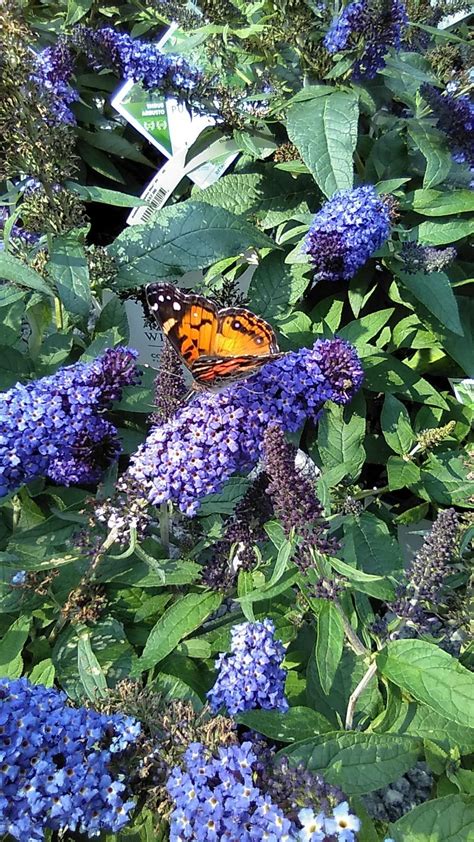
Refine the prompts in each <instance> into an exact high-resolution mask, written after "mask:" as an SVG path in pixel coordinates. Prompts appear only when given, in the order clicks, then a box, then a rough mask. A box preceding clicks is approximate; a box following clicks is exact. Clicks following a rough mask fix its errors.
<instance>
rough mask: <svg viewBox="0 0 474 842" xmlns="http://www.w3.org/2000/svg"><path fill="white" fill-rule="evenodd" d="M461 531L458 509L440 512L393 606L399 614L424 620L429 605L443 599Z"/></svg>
mask: <svg viewBox="0 0 474 842" xmlns="http://www.w3.org/2000/svg"><path fill="white" fill-rule="evenodd" d="M458 530H459V520H458V516H457V514H456V512H455V510H454V509H445V510H444V511H440V512H439V514H438V517H437V518H436V520H435V521H434V523H433V525H432V527H431V529H430V531H429V532H428V533H427V535H426V537H425V539H424V541H423V544H422V546H421V548H420V549H419V550H418V552H417V553H416V554H415V556H414V557H413V559H412V561H411V562H410V565H409V566H408V568H407V570H406V573H405V582H404V583H403V584H402V585H401V586H400V588H399V592H398V599H397V601H396V602H394V603H393V604H392V605H391V608H392V610H393V611H394V612H395V614H398V616H399V617H404V618H405V619H407V620H411V621H412V623H415V624H420V623H423V621H424V620H425V619H426V616H427V610H426V609H427V607H428V609H429V606H432V605H436V604H437V603H439V602H440V600H442V599H443V596H444V595H445V594H444V593H443V585H444V583H445V580H446V579H447V577H448V576H450V575H451V574H452V572H453V565H452V561H453V558H454V555H455V552H456V538H457V534H458Z"/></svg>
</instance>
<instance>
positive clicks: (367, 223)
mask: <svg viewBox="0 0 474 842" xmlns="http://www.w3.org/2000/svg"><path fill="white" fill-rule="evenodd" d="M389 235H390V210H389V207H388V205H387V204H386V203H385V202H384V201H383V199H382V198H381V197H380V196H379V195H378V193H377V192H376V190H375V188H374V187H373V186H372V185H370V184H365V185H363V186H362V187H356V188H355V189H354V190H342V191H340V192H339V193H335V194H334V196H332V197H331V198H330V199H329V201H327V202H326V203H325V204H324V205H323V206H322V208H321V210H319V211H318V213H317V214H316V216H315V217H314V219H313V222H312V224H311V227H310V229H309V231H308V234H307V237H306V239H305V243H304V247H303V248H304V251H305V252H306V253H307V254H309V256H310V259H311V262H312V264H313V267H314V271H315V279H316V280H325V281H338V280H346V281H348V280H350V279H351V278H353V277H354V275H355V273H356V272H357V271H358V269H360V268H361V267H362V266H363V265H364V264H365V263H366V262H367V260H368V259H369V257H371V256H372V254H373V253H374V252H375V251H377V249H379V248H380V246H381V245H382V244H383V243H384V242H385V241H386V240H387V239H388V237H389Z"/></svg>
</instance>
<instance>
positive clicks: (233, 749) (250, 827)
mask: <svg viewBox="0 0 474 842" xmlns="http://www.w3.org/2000/svg"><path fill="white" fill-rule="evenodd" d="M256 763H257V756H256V754H255V753H254V751H253V749H252V743H251V742H245V743H242V745H231V746H228V747H226V748H222V747H221V748H219V750H218V754H217V756H213V755H212V754H211V753H210V752H209V751H208V750H207V749H206V748H205V747H204V746H203V745H202V744H201V743H192V744H191V745H190V746H189V747H188V749H187V750H186V752H185V754H184V769H181V768H180V767H179V766H176V767H175V768H174V769H173V770H172V772H171V774H170V776H169V778H168V782H167V786H166V788H167V790H168V793H169V794H170V796H171V798H172V799H173V801H174V803H175V809H174V810H173V812H172V813H171V816H170V842H184V840H185V839H196V840H202V842H204V840H216V842H217V840H219V839H222V840H226V842H256V840H262V839H269V840H274V841H275V842H277V840H284V839H286V840H287V839H290V838H291V837H290V836H289V831H290V830H291V822H290V821H289V820H288V819H286V818H285V817H284V815H283V813H282V811H281V810H280V809H279V808H278V807H277V806H276V805H275V804H274V803H273V802H272V801H271V799H270V798H269V796H268V795H264V794H263V793H262V792H261V790H260V789H259V788H258V787H257V786H255V784H254V768H255V765H256Z"/></svg>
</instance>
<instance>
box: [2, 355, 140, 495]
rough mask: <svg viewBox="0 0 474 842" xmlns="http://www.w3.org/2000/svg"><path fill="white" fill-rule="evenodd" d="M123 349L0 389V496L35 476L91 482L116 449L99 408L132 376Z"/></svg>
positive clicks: (130, 359) (132, 369)
mask: <svg viewBox="0 0 474 842" xmlns="http://www.w3.org/2000/svg"><path fill="white" fill-rule="evenodd" d="M136 356H137V352H136V351H133V350H130V349H128V348H114V349H110V350H108V351H106V352H105V353H104V354H103V355H102V356H101V357H99V358H98V359H96V360H94V361H93V362H91V363H76V364H75V365H72V366H70V367H68V368H62V369H59V371H57V372H56V373H55V374H52V375H50V376H49V377H43V378H42V379H41V380H37V381H35V382H32V383H27V384H26V385H23V384H21V383H17V384H16V386H14V387H13V388H12V389H9V391H8V392H3V393H1V394H0V497H1V496H4V495H5V494H8V493H9V492H11V491H14V490H15V489H16V488H18V487H19V486H20V485H22V484H23V483H25V482H28V481H29V480H30V479H33V478H34V477H37V476H48V477H50V478H51V479H53V480H55V481H56V482H59V483H63V484H64V485H70V484H71V483H78V482H82V483H91V482H96V481H97V480H98V479H100V477H101V474H102V471H103V469H104V468H105V467H106V466H107V465H108V464H109V463H110V461H112V459H114V458H115V457H116V456H117V454H118V452H119V451H120V445H119V442H118V438H117V431H116V429H115V427H114V426H113V425H112V424H111V423H109V422H108V421H106V420H105V419H104V418H103V415H102V413H103V411H104V410H105V409H106V408H107V407H109V406H110V404H111V403H112V401H114V400H118V399H119V398H120V396H121V394H122V388H123V387H124V386H127V385H130V384H133V383H136V382H137V380H138V373H137V367H136V365H135V358H136Z"/></svg>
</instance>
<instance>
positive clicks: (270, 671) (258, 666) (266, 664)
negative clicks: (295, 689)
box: [207, 619, 288, 716]
mask: <svg viewBox="0 0 474 842" xmlns="http://www.w3.org/2000/svg"><path fill="white" fill-rule="evenodd" d="M230 648H231V654H230V655H229V654H227V653H226V652H224V653H223V654H222V655H220V656H219V658H218V659H217V661H216V669H217V670H219V675H218V676H217V680H216V683H215V684H214V687H212V689H211V690H209V692H208V694H207V698H208V699H209V703H210V705H211V709H212V710H213V711H214V713H217V711H218V710H220V709H221V708H222V707H223V708H226V710H227V712H228V713H229V714H230V715H231V716H233V715H234V714H235V713H239V711H242V710H252V708H257V707H260V708H263V709H264V710H280V711H286V710H288V702H287V700H286V699H285V679H286V670H284V669H282V668H281V662H282V661H283V658H284V657H285V649H284V647H283V644H282V643H281V642H280V641H279V640H275V625H274V623H273V622H272V620H268V619H266V620H264V621H263V622H262V623H240V624H239V625H238V626H234V627H233V629H232V632H231V647H230Z"/></svg>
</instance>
